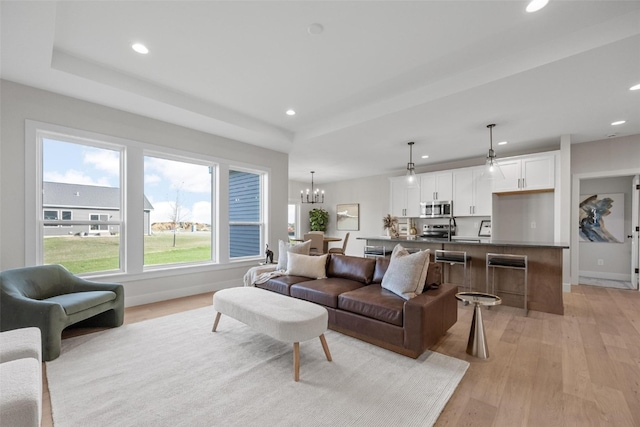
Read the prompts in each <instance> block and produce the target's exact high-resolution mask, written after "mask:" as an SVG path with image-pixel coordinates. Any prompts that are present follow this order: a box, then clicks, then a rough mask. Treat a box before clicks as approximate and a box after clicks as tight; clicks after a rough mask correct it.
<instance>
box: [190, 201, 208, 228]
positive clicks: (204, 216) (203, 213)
mask: <svg viewBox="0 0 640 427" xmlns="http://www.w3.org/2000/svg"><path fill="white" fill-rule="evenodd" d="M192 211H193V215H192V217H193V218H192V219H191V221H193V222H199V223H201V224H211V203H210V202H196V203H194V204H193V208H192Z"/></svg>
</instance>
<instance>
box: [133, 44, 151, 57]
mask: <svg viewBox="0 0 640 427" xmlns="http://www.w3.org/2000/svg"><path fill="white" fill-rule="evenodd" d="M131 49H133V50H135V51H136V52H138V53H141V54H143V55H146V54H147V53H149V49H147V47H146V46H145V45H143V44H142V43H134V44H132V45H131Z"/></svg>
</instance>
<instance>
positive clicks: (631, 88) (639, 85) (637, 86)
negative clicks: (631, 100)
mask: <svg viewBox="0 0 640 427" xmlns="http://www.w3.org/2000/svg"><path fill="white" fill-rule="evenodd" d="M638 89H640V83H638V84H637V85H635V86H631V87H630V88H629V90H638Z"/></svg>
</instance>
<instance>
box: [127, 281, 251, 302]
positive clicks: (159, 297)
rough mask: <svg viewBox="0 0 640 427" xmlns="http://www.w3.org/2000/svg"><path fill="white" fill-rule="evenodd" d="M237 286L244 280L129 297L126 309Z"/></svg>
mask: <svg viewBox="0 0 640 427" xmlns="http://www.w3.org/2000/svg"><path fill="white" fill-rule="evenodd" d="M237 286H242V279H240V280H227V281H224V282H216V283H205V284H202V285H197V286H191V287H189V288H176V289H171V290H167V291H161V292H153V293H148V294H144V295H136V296H131V297H129V296H127V297H126V298H125V307H133V306H136V305H143V304H151V303H153V302H159V301H167V300H170V299H176V298H182V297H188V296H191V295H198V294H203V293H206V292H214V291H219V290H220V289H226V288H233V287H237ZM212 303H213V301H212Z"/></svg>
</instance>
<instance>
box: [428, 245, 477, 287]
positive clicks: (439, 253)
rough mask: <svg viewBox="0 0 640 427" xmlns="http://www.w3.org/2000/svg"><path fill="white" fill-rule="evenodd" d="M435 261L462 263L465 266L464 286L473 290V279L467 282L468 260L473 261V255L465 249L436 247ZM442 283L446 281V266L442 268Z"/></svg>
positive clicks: (452, 263) (451, 263)
mask: <svg viewBox="0 0 640 427" xmlns="http://www.w3.org/2000/svg"><path fill="white" fill-rule="evenodd" d="M434 260H435V262H441V263H446V264H449V265H454V264H461V265H463V266H464V275H463V276H462V288H463V289H467V290H468V291H469V292H471V281H469V283H468V284H467V261H469V263H471V257H468V256H467V253H466V252H465V251H446V250H443V249H436V252H435V255H434ZM441 274H442V283H446V282H445V280H444V268H443V269H442V272H441Z"/></svg>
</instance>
